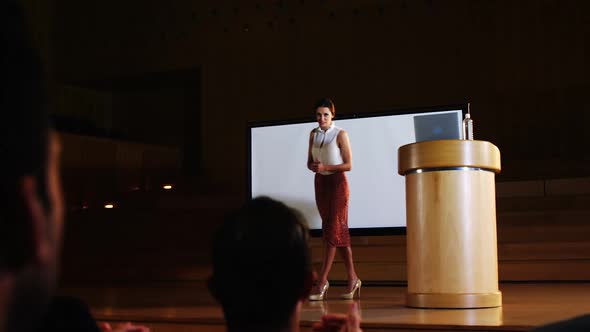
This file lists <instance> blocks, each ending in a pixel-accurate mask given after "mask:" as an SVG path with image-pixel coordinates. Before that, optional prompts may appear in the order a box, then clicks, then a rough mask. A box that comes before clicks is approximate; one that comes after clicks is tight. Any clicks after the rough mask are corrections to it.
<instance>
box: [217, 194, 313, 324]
mask: <svg viewBox="0 0 590 332" xmlns="http://www.w3.org/2000/svg"><path fill="white" fill-rule="evenodd" d="M312 281H313V280H312V271H311V258H310V253H309V248H308V228H307V226H306V225H305V223H304V221H303V218H302V216H301V215H300V214H299V212H297V211H296V210H294V209H291V208H289V207H287V206H286V205H285V204H283V203H281V202H278V201H275V200H273V199H270V198H268V197H261V198H256V199H254V200H251V201H249V202H248V203H247V204H246V205H245V206H243V207H242V208H241V209H239V210H237V211H235V212H233V213H232V214H230V215H229V216H228V217H227V218H226V220H225V222H224V224H223V225H222V227H221V228H220V230H219V231H218V232H217V234H216V236H215V238H214V240H213V276H212V277H211V280H210V285H209V286H210V289H211V292H212V294H213V295H214V296H215V297H216V298H217V300H218V301H219V302H220V303H221V305H222V307H223V311H224V314H225V319H226V322H227V325H228V330H229V331H247V330H257V331H268V330H277V331H278V330H288V329H289V328H288V327H289V326H292V324H298V321H299V310H300V305H301V303H302V302H303V301H304V300H305V299H306V298H307V296H308V294H309V291H310V288H311V284H312Z"/></svg>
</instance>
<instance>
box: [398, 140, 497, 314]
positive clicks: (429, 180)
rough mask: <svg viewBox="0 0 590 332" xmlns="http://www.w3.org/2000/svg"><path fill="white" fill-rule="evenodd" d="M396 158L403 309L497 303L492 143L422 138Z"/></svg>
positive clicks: (494, 169)
mask: <svg viewBox="0 0 590 332" xmlns="http://www.w3.org/2000/svg"><path fill="white" fill-rule="evenodd" d="M398 161H399V170H398V171H399V174H400V175H404V176H405V177H406V213H407V256H408V257H407V263H408V292H407V296H406V304H407V306H409V307H420V308H488V307H499V306H501V305H502V294H501V292H500V291H499V289H498V254H497V252H498V250H497V241H496V197H495V179H494V177H495V173H498V172H500V151H499V150H498V148H497V147H496V146H495V145H493V144H491V143H489V142H484V141H469V140H438V141H425V142H419V143H414V144H408V145H404V146H402V147H400V148H399V150H398Z"/></svg>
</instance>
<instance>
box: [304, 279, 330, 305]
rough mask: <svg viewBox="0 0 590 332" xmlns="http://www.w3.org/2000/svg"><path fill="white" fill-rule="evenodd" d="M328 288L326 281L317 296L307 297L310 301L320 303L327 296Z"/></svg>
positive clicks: (328, 284)
mask: <svg viewBox="0 0 590 332" xmlns="http://www.w3.org/2000/svg"><path fill="white" fill-rule="evenodd" d="M329 287H330V283H329V282H328V281H327V280H326V283H325V284H324V285H323V286H322V289H321V290H320V293H319V294H311V295H310V296H309V300H310V301H322V300H323V299H324V298H325V297H327V294H328V288H329Z"/></svg>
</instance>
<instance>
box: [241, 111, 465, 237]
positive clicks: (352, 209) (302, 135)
mask: <svg viewBox="0 0 590 332" xmlns="http://www.w3.org/2000/svg"><path fill="white" fill-rule="evenodd" d="M465 111H466V106H465V105H454V106H442V107H435V108H422V109H411V110H409V109H408V110H396V111H389V112H385V113H378V114H372V115H362V116H356V115H352V116H350V115H349V116H346V117H338V118H336V119H334V124H335V125H336V126H338V127H341V128H343V129H345V130H346V131H347V132H348V135H349V138H350V144H351V149H352V170H351V171H350V172H347V173H346V175H347V177H348V182H349V187H350V202H349V214H348V226H349V229H350V232H351V234H352V235H372V234H399V233H403V232H405V226H406V205H405V182H404V181H405V180H404V178H403V176H400V175H398V173H397V150H398V148H399V147H400V146H402V145H405V144H409V143H413V142H416V130H422V131H424V130H425V129H424V128H423V127H424V125H423V124H422V128H421V129H418V127H417V125H416V123H415V120H416V119H418V118H424V117H423V116H424V115H429V114H433V115H435V114H443V113H448V114H454V115H456V117H451V119H455V121H454V122H453V123H452V124H451V125H450V126H451V127H452V128H445V127H444V126H447V127H448V126H449V124H438V123H432V124H429V125H430V126H432V128H427V129H428V130H431V132H432V135H430V137H434V138H436V136H437V135H444V134H445V131H448V130H451V131H452V132H453V134H452V135H455V134H454V133H461V132H462V131H461V121H462V118H463V114H464V113H465ZM433 118H436V117H433ZM447 118H448V117H447ZM309 120H310V121H305V122H303V121H282V122H266V123H252V124H250V125H249V135H250V139H249V152H250V165H249V168H250V183H249V184H250V194H251V197H258V196H269V197H272V198H274V199H278V200H281V201H283V202H284V203H285V204H287V205H288V206H291V207H293V208H296V209H298V210H299V211H301V212H302V213H303V215H304V216H305V218H306V220H307V222H308V224H309V226H310V229H311V230H312V235H319V234H320V233H321V225H322V222H321V219H320V216H319V213H318V210H317V207H316V203H315V196H314V195H315V194H314V175H315V174H314V173H313V172H311V171H310V170H309V169H307V150H308V143H309V133H310V131H311V130H312V129H314V128H316V127H317V122H315V121H313V120H314V117H313V113H311V112H310V119H309ZM453 126H454V127H453ZM433 135H434V136H433ZM422 136H423V135H422ZM442 138H446V137H442ZM450 138H453V137H450ZM456 138H460V137H456Z"/></svg>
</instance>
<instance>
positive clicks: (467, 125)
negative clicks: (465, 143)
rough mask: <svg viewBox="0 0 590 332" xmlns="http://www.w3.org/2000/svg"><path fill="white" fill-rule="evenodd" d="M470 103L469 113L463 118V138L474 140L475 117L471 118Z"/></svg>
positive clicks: (468, 106)
mask: <svg viewBox="0 0 590 332" xmlns="http://www.w3.org/2000/svg"><path fill="white" fill-rule="evenodd" d="M470 106H471V105H470V104H467V113H466V114H465V119H463V139H467V140H470V141H473V119H471V110H470Z"/></svg>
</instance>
